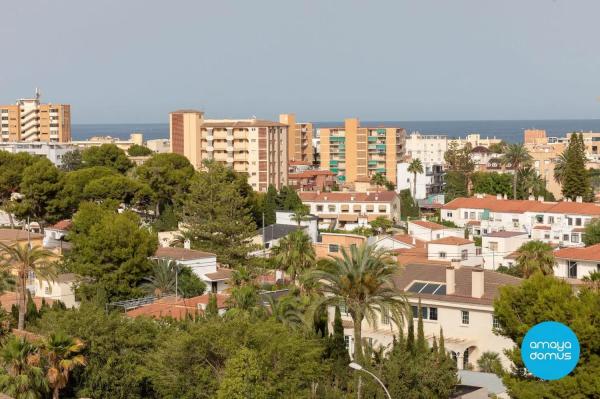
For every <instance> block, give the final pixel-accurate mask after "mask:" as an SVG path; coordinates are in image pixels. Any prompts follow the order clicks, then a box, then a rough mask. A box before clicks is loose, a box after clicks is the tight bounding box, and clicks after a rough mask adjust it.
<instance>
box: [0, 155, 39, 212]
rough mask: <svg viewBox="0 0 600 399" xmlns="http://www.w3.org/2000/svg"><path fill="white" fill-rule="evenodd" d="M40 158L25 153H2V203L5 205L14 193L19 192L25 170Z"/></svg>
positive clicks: (0, 163) (0, 195) (0, 169)
mask: <svg viewBox="0 0 600 399" xmlns="http://www.w3.org/2000/svg"><path fill="white" fill-rule="evenodd" d="M37 160H38V158H36V157H34V156H32V155H29V154H28V153H25V152H20V153H17V154H12V153H9V152H6V151H0V201H1V202H2V203H4V202H5V201H8V200H9V199H10V196H11V194H12V193H14V192H19V190H20V187H21V181H22V180H23V172H24V170H25V168H27V167H28V166H31V165H33V164H34V163H35V162H36V161H37Z"/></svg>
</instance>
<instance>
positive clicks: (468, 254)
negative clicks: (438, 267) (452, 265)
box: [427, 241, 482, 266]
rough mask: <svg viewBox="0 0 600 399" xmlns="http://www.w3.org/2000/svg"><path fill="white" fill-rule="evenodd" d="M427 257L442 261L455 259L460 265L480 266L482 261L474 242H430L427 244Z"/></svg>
mask: <svg viewBox="0 0 600 399" xmlns="http://www.w3.org/2000/svg"><path fill="white" fill-rule="evenodd" d="M427 259H429V260H436V261H443V262H444V261H445V262H449V261H450V260H452V259H457V260H460V265H461V266H480V265H481V263H482V260H481V254H480V253H479V250H478V249H477V247H476V246H475V243H474V242H470V243H465V244H458V245H454V244H440V243H436V242H435V241H434V242H430V243H428V244H427Z"/></svg>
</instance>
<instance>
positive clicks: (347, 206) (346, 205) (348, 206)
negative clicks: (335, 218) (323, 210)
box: [341, 204, 350, 212]
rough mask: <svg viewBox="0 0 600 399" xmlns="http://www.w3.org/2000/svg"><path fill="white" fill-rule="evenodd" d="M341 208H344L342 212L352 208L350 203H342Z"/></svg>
mask: <svg viewBox="0 0 600 399" xmlns="http://www.w3.org/2000/svg"><path fill="white" fill-rule="evenodd" d="M341 209H342V212H343V211H349V210H350V205H348V204H342V205H341Z"/></svg>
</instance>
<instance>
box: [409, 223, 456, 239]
mask: <svg viewBox="0 0 600 399" xmlns="http://www.w3.org/2000/svg"><path fill="white" fill-rule="evenodd" d="M408 235H410V236H412V237H415V238H416V239H417V240H421V241H433V240H438V239H440V238H445V237H458V238H464V236H465V232H464V230H463V229H456V228H452V227H446V226H443V225H441V224H438V223H434V222H430V221H428V220H410V221H409V222H408Z"/></svg>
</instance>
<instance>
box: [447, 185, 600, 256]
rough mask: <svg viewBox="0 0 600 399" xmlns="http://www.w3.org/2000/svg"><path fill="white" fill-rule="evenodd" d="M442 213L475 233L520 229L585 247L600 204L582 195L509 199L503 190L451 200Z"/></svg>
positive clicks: (558, 242)
mask: <svg viewBox="0 0 600 399" xmlns="http://www.w3.org/2000/svg"><path fill="white" fill-rule="evenodd" d="M441 216H442V219H443V220H448V221H452V222H454V223H455V224H456V225H457V226H460V227H467V228H469V230H470V231H471V233H472V234H474V235H486V234H489V233H491V232H495V231H503V230H506V231H518V232H526V233H527V234H528V235H529V236H530V238H531V239H534V240H541V241H543V242H546V243H549V244H554V245H560V246H563V247H581V246H583V243H582V235H583V230H584V228H585V226H586V225H587V224H589V223H590V222H591V221H592V219H594V218H598V217H600V204H594V203H588V202H582V200H581V198H580V197H579V198H577V200H576V201H573V202H572V201H561V202H546V201H544V200H543V198H542V197H539V198H538V199H537V200H536V199H535V198H534V197H533V196H531V197H529V199H528V200H509V199H505V198H504V197H503V196H502V195H500V194H498V195H497V196H492V195H483V194H476V195H475V196H474V197H469V198H466V197H461V198H455V199H454V200H452V201H450V202H448V203H447V204H445V205H444V206H443V207H442V210H441Z"/></svg>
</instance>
